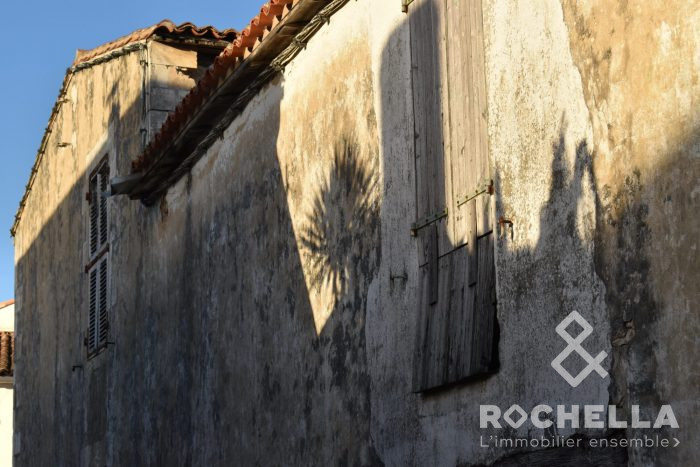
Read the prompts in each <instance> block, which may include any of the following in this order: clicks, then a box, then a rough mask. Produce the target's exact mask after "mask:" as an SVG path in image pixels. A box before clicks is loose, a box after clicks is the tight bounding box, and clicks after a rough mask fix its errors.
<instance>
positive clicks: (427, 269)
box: [409, 0, 498, 391]
mask: <svg viewBox="0 0 700 467" xmlns="http://www.w3.org/2000/svg"><path fill="white" fill-rule="evenodd" d="M409 23H410V29H411V61H412V67H411V68H412V82H413V99H414V113H415V143H416V146H415V156H416V204H417V220H416V224H415V225H414V228H415V230H414V231H415V234H416V236H417V240H418V244H419V255H420V267H421V278H422V280H421V299H420V304H419V309H418V313H419V317H418V329H417V348H416V356H415V358H416V360H415V366H414V385H413V386H414V390H416V391H424V390H428V389H433V388H437V387H440V386H444V385H447V384H451V383H456V382H459V381H462V380H465V379H467V378H470V377H473V376H476V375H480V374H483V373H488V372H492V371H494V370H495V369H496V367H497V365H498V362H497V323H496V302H495V268H494V257H493V249H494V244H493V233H492V231H493V228H492V224H493V220H492V216H491V209H492V207H491V202H492V200H491V193H492V188H491V187H492V185H491V184H490V180H491V172H490V168H489V163H488V139H487V128H486V123H487V122H486V108H487V107H486V89H485V79H484V68H483V67H484V55H483V25H482V17H481V2H480V1H457V2H454V1H450V0H416V2H415V5H412V8H411V9H410V11H409ZM442 209H446V210H447V216H440V212H441V210H442ZM432 219H439V220H437V221H432V222H431V220H432Z"/></svg>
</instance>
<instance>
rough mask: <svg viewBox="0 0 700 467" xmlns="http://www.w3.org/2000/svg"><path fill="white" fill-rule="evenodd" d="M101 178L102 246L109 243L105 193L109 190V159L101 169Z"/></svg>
mask: <svg viewBox="0 0 700 467" xmlns="http://www.w3.org/2000/svg"><path fill="white" fill-rule="evenodd" d="M99 178H100V193H99V199H100V246H102V245H104V244H105V243H107V198H106V197H105V196H103V193H104V192H106V191H107V186H108V184H109V165H108V164H107V161H105V162H104V163H103V164H102V167H101V168H100V171H99Z"/></svg>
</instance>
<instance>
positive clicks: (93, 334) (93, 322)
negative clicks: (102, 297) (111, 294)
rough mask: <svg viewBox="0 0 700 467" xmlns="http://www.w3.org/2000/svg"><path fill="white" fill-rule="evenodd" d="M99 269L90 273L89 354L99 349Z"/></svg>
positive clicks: (94, 269)
mask: <svg viewBox="0 0 700 467" xmlns="http://www.w3.org/2000/svg"><path fill="white" fill-rule="evenodd" d="M97 295H98V288H97V268H93V269H92V270H91V271H90V305H89V309H88V352H92V351H94V350H95V349H96V348H97V319H98V318H97V306H98V302H97V298H98V297H97Z"/></svg>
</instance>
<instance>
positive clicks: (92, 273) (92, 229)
mask: <svg viewBox="0 0 700 467" xmlns="http://www.w3.org/2000/svg"><path fill="white" fill-rule="evenodd" d="M108 187H109V165H108V162H107V158H105V159H104V160H103V161H102V162H101V163H100V164H99V165H98V167H97V168H96V169H95V170H94V171H93V173H92V174H91V175H90V179H89V190H90V191H89V198H88V199H89V201H90V219H89V225H88V229H89V235H88V237H89V242H90V245H89V262H88V264H87V266H86V267H85V271H86V273H87V274H88V280H89V299H88V303H89V306H88V330H87V336H86V339H85V343H86V345H87V348H88V355H93V354H95V353H96V352H97V351H98V350H99V349H100V348H102V347H103V346H104V345H105V344H106V343H107V337H108V332H109V313H108V300H107V294H108V266H109V263H108V261H109V254H108V253H109V248H108V246H107V240H108V232H109V226H108V219H109V217H108V212H107V198H106V197H105V196H103V193H104V192H106V191H107V189H108Z"/></svg>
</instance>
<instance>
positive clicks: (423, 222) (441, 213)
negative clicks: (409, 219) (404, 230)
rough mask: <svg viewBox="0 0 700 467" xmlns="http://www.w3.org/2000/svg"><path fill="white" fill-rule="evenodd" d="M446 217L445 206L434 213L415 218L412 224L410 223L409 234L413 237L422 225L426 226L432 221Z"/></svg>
mask: <svg viewBox="0 0 700 467" xmlns="http://www.w3.org/2000/svg"><path fill="white" fill-rule="evenodd" d="M444 217H447V208H443V209H442V211H439V212H436V213H435V214H431V215H429V216H427V217H424V218H423V219H420V220H417V221H416V222H414V223H413V224H411V236H412V237H415V236H416V235H418V231H419V230H420V229H422V228H423V227H427V226H429V225H430V224H432V223H433V222H437V221H439V220H440V219H442V218H444Z"/></svg>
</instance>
